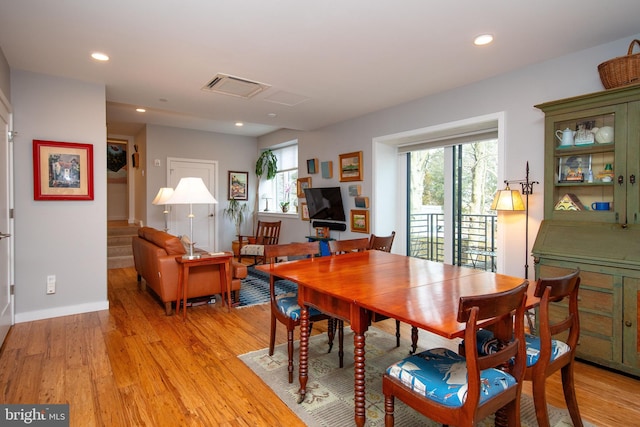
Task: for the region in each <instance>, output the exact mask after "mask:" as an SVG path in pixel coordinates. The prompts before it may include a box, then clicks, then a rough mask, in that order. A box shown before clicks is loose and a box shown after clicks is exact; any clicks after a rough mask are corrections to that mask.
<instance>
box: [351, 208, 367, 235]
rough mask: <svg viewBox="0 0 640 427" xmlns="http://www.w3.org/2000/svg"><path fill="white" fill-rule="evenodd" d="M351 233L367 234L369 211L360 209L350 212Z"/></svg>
mask: <svg viewBox="0 0 640 427" xmlns="http://www.w3.org/2000/svg"><path fill="white" fill-rule="evenodd" d="M351 231H353V232H355V233H367V234H369V211H365V210H361V209H352V210H351Z"/></svg>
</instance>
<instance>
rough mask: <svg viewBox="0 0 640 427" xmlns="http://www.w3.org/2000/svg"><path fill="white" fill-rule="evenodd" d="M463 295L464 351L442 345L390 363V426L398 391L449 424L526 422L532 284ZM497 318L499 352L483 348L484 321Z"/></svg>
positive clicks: (386, 382) (386, 390) (385, 383)
mask: <svg viewBox="0 0 640 427" xmlns="http://www.w3.org/2000/svg"><path fill="white" fill-rule="evenodd" d="M528 285H529V283H528V282H527V281H525V282H523V283H522V284H520V285H519V286H517V287H515V288H513V289H511V290H508V291H504V292H499V293H494V294H489V295H475V296H468V297H461V298H460V300H459V304H458V316H457V320H458V322H460V323H465V324H466V328H465V332H464V338H465V341H466V342H467V343H470V344H471V345H469V346H466V347H465V348H466V351H465V354H464V355H460V354H458V353H456V352H455V351H452V350H450V349H447V348H436V349H431V350H426V351H423V352H421V353H419V354H414V355H412V356H409V357H407V358H405V359H403V360H401V361H400V362H397V363H394V364H393V365H391V366H390V367H389V368H387V370H386V373H385V374H384V376H383V378H382V392H383V394H384V399H385V402H384V407H385V426H387V427H390V426H393V423H394V416H393V411H394V399H395V398H396V397H397V398H398V399H400V400H401V401H403V402H404V403H406V404H407V405H408V406H410V407H412V408H413V409H415V410H416V411H418V412H420V413H422V414H423V415H425V416H426V417H428V418H430V419H432V420H434V421H436V422H438V423H441V424H445V425H455V426H475V425H476V423H478V422H479V421H481V420H483V419H484V418H486V417H487V416H489V415H491V414H493V413H496V412H498V411H500V415H498V414H496V417H497V418H500V419H501V420H506V421H508V425H510V426H519V425H520V394H521V392H522V382H523V378H524V369H525V363H526V362H525V357H526V349H525V341H524V311H525V310H524V308H525V301H526V293H527V287H528ZM484 321H492V322H495V323H494V327H495V330H496V331H500V333H499V334H498V335H499V336H498V338H499V345H498V349H497V351H496V352H495V353H494V354H490V355H480V354H479V353H478V351H477V346H476V345H475V344H476V339H477V337H476V332H477V331H478V329H479V326H478V324H479V323H482V322H484Z"/></svg>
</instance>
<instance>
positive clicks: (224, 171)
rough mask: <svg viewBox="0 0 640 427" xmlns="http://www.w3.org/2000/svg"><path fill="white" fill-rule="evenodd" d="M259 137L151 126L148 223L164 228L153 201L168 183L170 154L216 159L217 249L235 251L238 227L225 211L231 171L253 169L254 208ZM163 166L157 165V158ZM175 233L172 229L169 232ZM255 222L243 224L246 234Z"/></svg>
mask: <svg viewBox="0 0 640 427" xmlns="http://www.w3.org/2000/svg"><path fill="white" fill-rule="evenodd" d="M256 153H257V140H256V138H254V137H248V136H238V135H227V134H220V133H214V132H203V131H197V130H190V129H179V128H172V127H166V126H147V133H146V151H145V155H144V156H142V158H144V160H143V159H142V158H141V163H142V166H141V167H142V168H144V169H145V171H146V178H145V182H146V187H147V188H146V195H145V198H144V200H145V202H146V205H147V215H146V219H145V225H149V226H151V227H155V228H160V229H162V228H163V227H164V217H163V215H162V207H161V206H153V205H152V204H151V201H152V200H153V198H154V197H155V196H156V194H157V193H158V189H159V188H160V187H166V186H167V182H168V181H167V173H166V171H167V157H179V158H184V159H200V160H216V161H217V162H218V167H219V169H218V177H217V183H218V188H217V191H216V194H217V197H216V199H217V200H218V204H216V205H215V210H216V215H217V225H218V227H217V229H216V233H217V241H218V248H217V250H229V251H230V250H231V241H232V240H235V239H236V237H235V226H234V225H233V223H232V222H231V221H229V220H228V219H226V218H224V216H223V215H222V210H223V209H225V208H226V207H227V197H228V191H227V190H228V177H229V171H240V172H245V171H246V172H249V188H250V191H249V202H248V203H249V207H250V208H252V207H253V191H252V190H251V189H253V188H254V185H255V182H256V176H255V162H256V158H257V154H256ZM156 159H158V160H160V166H155V162H154V161H155V160H156ZM169 232H171V231H169ZM250 232H251V222H250V221H247V223H246V224H245V225H244V226H243V233H245V234H250Z"/></svg>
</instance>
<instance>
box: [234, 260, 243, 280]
mask: <svg viewBox="0 0 640 427" xmlns="http://www.w3.org/2000/svg"><path fill="white" fill-rule="evenodd" d="M231 277H233V278H234V279H244V278H245V277H247V266H246V265H244V264H242V263H239V262H236V261H231Z"/></svg>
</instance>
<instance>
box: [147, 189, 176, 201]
mask: <svg viewBox="0 0 640 427" xmlns="http://www.w3.org/2000/svg"><path fill="white" fill-rule="evenodd" d="M172 195H173V188H171V187H162V188H161V189H160V190H159V191H158V194H156V198H155V199H153V201H152V202H151V204H153V205H166V204H167V200H169V198H170V197H171V196H172Z"/></svg>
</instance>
